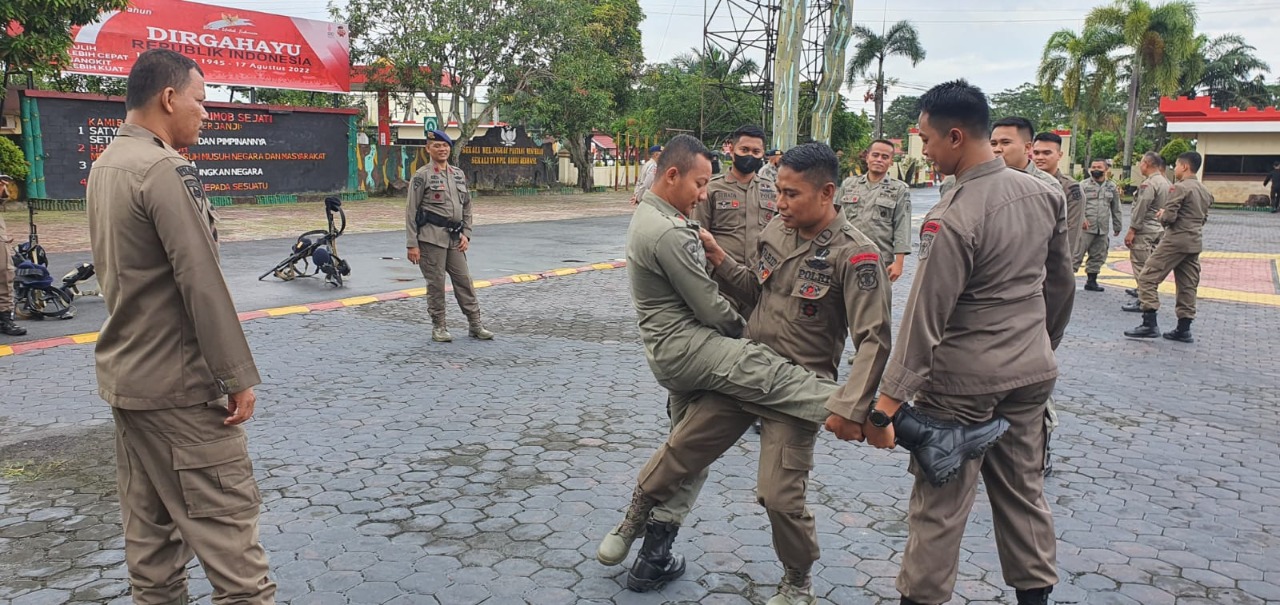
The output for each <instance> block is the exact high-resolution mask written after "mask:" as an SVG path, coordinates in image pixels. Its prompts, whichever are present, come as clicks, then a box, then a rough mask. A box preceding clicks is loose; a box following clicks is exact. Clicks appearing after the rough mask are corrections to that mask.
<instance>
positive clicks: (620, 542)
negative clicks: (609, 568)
mask: <svg viewBox="0 0 1280 605" xmlns="http://www.w3.org/2000/svg"><path fill="white" fill-rule="evenodd" d="M657 504H658V502H657V501H656V500H654V499H653V498H650V497H649V496H646V495H645V493H644V492H642V491H640V488H639V487H637V488H636V491H635V492H633V493H632V494H631V504H630V505H629V506H627V514H626V516H624V517H623V518H622V523H619V524H618V526H617V527H614V528H613V530H611V531H610V532H609V533H608V534H607V535H605V537H604V539H603V540H601V541H600V547H599V548H597V549H596V560H597V561H599V562H601V563H603V564H605V565H617V564H619V563H622V561H623V560H625V559H626V558H627V553H629V552H631V544H632V543H633V542H635V541H636V538H638V537H640V532H642V531H644V525H645V523H647V522H648V521H649V513H650V512H652V511H653V507H654V506H657Z"/></svg>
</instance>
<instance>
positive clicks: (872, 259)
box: [849, 252, 880, 266]
mask: <svg viewBox="0 0 1280 605" xmlns="http://www.w3.org/2000/svg"><path fill="white" fill-rule="evenodd" d="M879 262H880V255H879V254H877V253H875V252H863V253H860V254H855V255H853V256H850V257H849V264H850V265H854V266H857V265H866V264H872V265H874V264H877V263H879Z"/></svg>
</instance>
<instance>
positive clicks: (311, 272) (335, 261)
mask: <svg viewBox="0 0 1280 605" xmlns="http://www.w3.org/2000/svg"><path fill="white" fill-rule="evenodd" d="M324 213H325V217H326V218H327V219H328V220H329V228H328V229H315V230H312V231H307V232H306V233H303V234H302V235H299V236H298V239H297V240H296V241H294V242H293V247H292V248H291V251H290V253H289V256H287V257H285V259H284V260H282V261H280V262H279V263H278V264H277V265H276V266H275V267H273V268H272V269H271V270H269V271H267V272H266V273H263V274H262V275H260V276H258V281H262V280H264V279H266V278H267V276H268V275H274V276H276V278H278V279H280V280H281V281H292V280H293V279H294V278H298V277H312V276H315V275H319V274H321V273H323V274H324V280H325V283H327V284H329V285H331V286H333V287H335V288H341V287H342V279H343V278H344V277H346V276H348V275H351V266H350V265H348V264H347V261H345V260H343V259H342V258H341V257H339V256H338V237H339V236H340V235H342V232H344V231H346V230H347V213H346V212H345V211H343V210H342V200H341V199H339V198H337V197H334V196H329V197H327V198H324ZM335 218H336V221H335Z"/></svg>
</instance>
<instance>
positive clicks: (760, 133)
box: [729, 124, 764, 145]
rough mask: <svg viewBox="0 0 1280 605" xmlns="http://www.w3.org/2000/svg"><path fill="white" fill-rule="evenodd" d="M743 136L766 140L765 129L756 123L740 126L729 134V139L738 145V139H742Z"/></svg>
mask: <svg viewBox="0 0 1280 605" xmlns="http://www.w3.org/2000/svg"><path fill="white" fill-rule="evenodd" d="M742 137H751V138H753V139H760V140H761V141H764V129H763V128H761V127H759V126H756V125H755V124H744V125H742V126H739V127H738V129H737V130H735V131H733V134H731V135H729V140H730V141H733V144H734V145H737V144H738V139H741V138H742Z"/></svg>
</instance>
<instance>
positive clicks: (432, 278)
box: [418, 242, 449, 324]
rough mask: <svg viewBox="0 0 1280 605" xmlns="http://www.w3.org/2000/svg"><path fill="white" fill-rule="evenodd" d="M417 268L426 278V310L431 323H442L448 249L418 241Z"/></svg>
mask: <svg viewBox="0 0 1280 605" xmlns="http://www.w3.org/2000/svg"><path fill="white" fill-rule="evenodd" d="M418 253H419V257H418V268H419V269H421V270H422V277H423V279H426V280H427V312H428V313H429V314H430V315H431V321H432V322H433V323H437V324H439V323H443V322H444V318H445V306H444V274H445V267H446V266H447V264H448V255H449V250H448V249H447V248H443V247H441V246H433V245H431V244H427V243H423V242H418Z"/></svg>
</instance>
